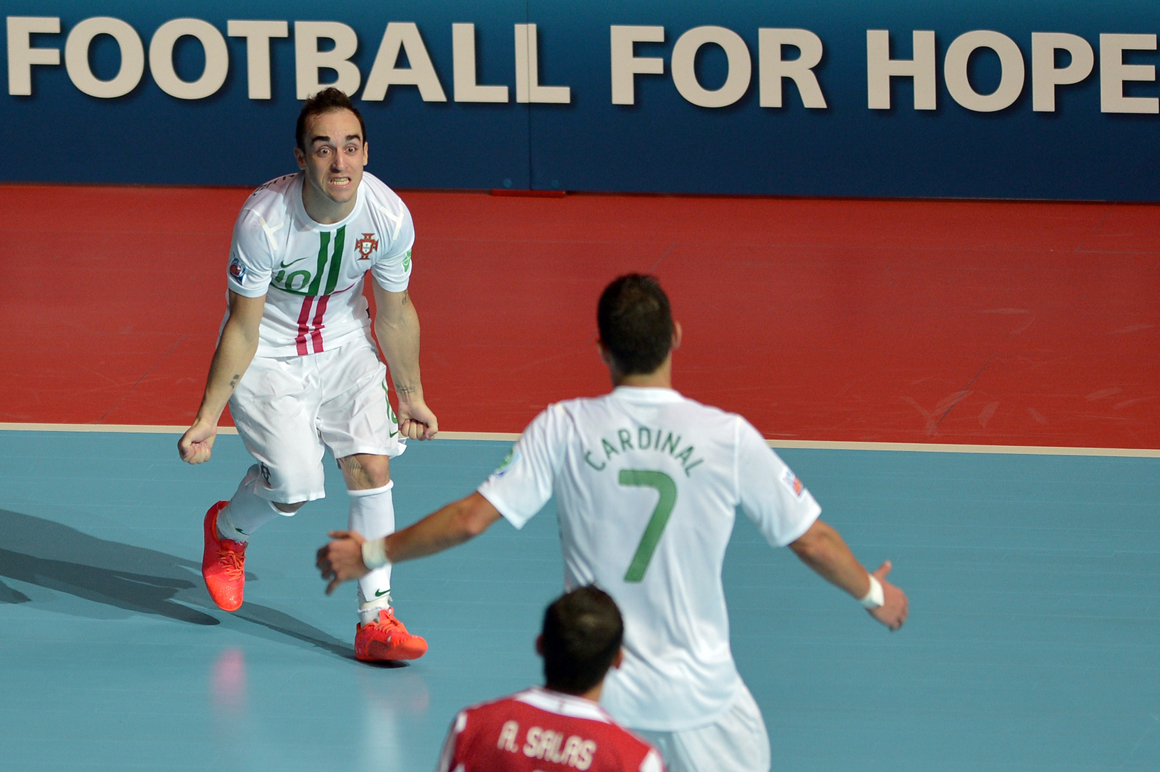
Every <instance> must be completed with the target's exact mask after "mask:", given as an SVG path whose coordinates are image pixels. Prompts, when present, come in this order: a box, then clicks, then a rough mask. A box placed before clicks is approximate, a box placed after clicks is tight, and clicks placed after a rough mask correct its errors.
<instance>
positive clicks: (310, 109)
mask: <svg viewBox="0 0 1160 772" xmlns="http://www.w3.org/2000/svg"><path fill="white" fill-rule="evenodd" d="M331 110H350V111H351V112H352V113H354V117H355V118H358V127H359V131H361V132H362V139H363V142H364V143H366V141H367V124H366V122H365V121H364V120H363V117H362V113H360V112H359V111H358V108H357V107H355V106H354V102H352V101H350V97H348V96H347V95H346V94H344V93H343V92H341V91H339V90H338V89H336V88H335V87H334V86H331V87H330V88H324V89H323V90H322V91H319V92H318V93H317V94H315V95H314V96H312V97H310V98H309V99H307V100H306V104H304V105H302V112H300V113H298V126H297V128H296V129H295V130H294V139H295V141H296V142H297V143H298V149H299V150H301V151H302V152H303V153H305V152H306V119H307V118H309V117H310V116H312V115H322V114H323V113H328V112H330V111H331Z"/></svg>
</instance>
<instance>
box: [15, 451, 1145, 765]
mask: <svg viewBox="0 0 1160 772" xmlns="http://www.w3.org/2000/svg"><path fill="white" fill-rule="evenodd" d="M175 443H176V435H167V434H119V433H103V432H102V433H88V432H86V433H70V432H36V431H0V459H2V460H0V491H2V495H0V769H3V770H75V769H107V770H138V769H140V770H213V771H214V772H220V771H221V770H224V769H240V770H247V772H265V771H267V770H269V771H270V772H275V771H276V772H294V771H295V770H336V771H345V770H352V771H353V770H426V769H432V768H433V767H434V764H435V761H436V757H437V755H438V751H439V747H440V745H441V742H442V738H443V736H444V734H445V732H446V729H447V727H448V724H449V722H450V721H451V719H452V717H453V715H454V714H455V712H456V710H457V709H458V708H459V707H461V706H463V705H465V704H468V703H472V702H476V701H481V700H484V699H488V698H492V697H495V696H499V695H501V694H504V693H507V692H511V691H515V690H517V689H520V688H523V687H524V686H526V685H528V684H531V683H536V682H538V680H539V668H538V660H537V659H536V657H535V655H534V653H533V648H532V646H533V639H534V637H535V633H536V631H537V629H538V625H539V618H540V614H541V612H542V609H543V606H544V604H545V603H546V602H547V601H548V600H550V599H551V598H552V597H554V596H555V595H557V594H558V593H559V592H560V590H561V575H562V574H561V560H560V552H559V547H558V544H557V536H556V526H555V518H554V515H553V512H552V511H551V509H550V508H549V510H546V511H545V512H543V513H542V514H541V515H540V516H539V517H537V518H535V519H534V520H533V521H532V522H531V524H529V525H528V527H527V528H525V529H524V531H523V532H516V531H515V530H514V529H512V528H511V527H510V526H508V525H506V524H505V523H503V522H501V523H499V524H497V525H496V526H495V527H493V528H492V529H491V530H490V531H489V532H488V533H486V534H484V535H483V536H482V537H481V538H479V539H478V540H476V541H474V542H472V543H469V544H467V545H465V546H463V547H460V548H458V549H455V550H452V551H450V552H447V553H443V554H441V555H437V556H435V557H432V558H428V559H426V560H422V561H418V562H415V563H407V564H403V565H402V566H398V567H396V568H395V579H394V585H395V597H396V605H397V609H398V613H399V616H400V618H401V619H403V620H404V621H405V622H406V624H407V626H408V627H409V628H410V629H411V630H412V631H413V632H416V633H419V634H422V635H424V636H425V637H426V638H427V639H428V641H429V642H430V645H431V649H430V652H429V653H428V655H427V656H426V657H424V658H423V659H420V660H418V661H416V662H414V663H412V664H409V665H407V666H402V667H395V668H386V667H374V666H368V665H364V664H360V663H358V662H356V661H355V660H354V659H353V657H352V652H351V641H352V636H353V632H354V623H355V614H354V600H353V593H354V589H353V586H350V588H349V589H347V588H343V590H340V591H339V593H338V595H336V596H335V597H332V598H327V597H326V596H325V595H324V594H323V584H322V582H321V580H320V579H319V578H318V576H317V574H316V572H315V569H314V566H313V561H314V551H315V549H316V548H317V547H318V546H320V545H321V544H322V543H323V541H324V540H325V532H326V530H327V529H328V528H335V527H343V526H345V523H346V509H347V499H346V496H345V494H344V492H343V490H342V483H341V478H340V476H339V475H338V474H337V470H334V473H333V474H331V475H330V480H329V483H330V487H329V488H328V491H329V496H328V498H327V499H326V500H324V501H322V502H317V503H315V504H312V505H310V506H309V507H307V508H305V509H304V510H303V511H302V512H301V513H299V514H298V515H297V516H296V517H294V518H293V519H287V520H278V521H275V522H273V523H271V524H269V525H268V526H266V527H265V528H264V529H263V530H262V531H261V532H260V533H259V534H257V536H256V537H255V538H254V541H253V542H252V546H251V548H250V551H249V557H248V562H247V568H248V570H249V573H250V574H251V576H250V580H249V583H248V584H247V587H246V598H247V600H246V604H245V605H244V606H243V607H242V609H241V610H240V611H239V612H237V613H235V614H232V615H231V614H227V613H225V612H222V611H220V610H218V609H217V608H216V607H215V606H214V605H213V604H212V603H211V601H210V600H209V597H208V596H207V595H206V592H205V589H204V587H203V586H202V584H201V578H200V574H199V564H200V555H201V518H202V514H203V513H204V511H205V509H206V507H207V506H208V505H209V504H210V503H212V502H213V501H216V500H218V499H221V498H228V497H229V496H230V494H231V493H232V491H233V489H234V486H235V485H236V483H237V481H238V479H239V478H240V476H241V474H242V473H243V471H244V469H245V468H246V466H247V465H248V463H249V460H248V457H247V456H246V454H245V452H244V450H243V449H242V447H241V443H240V442H239V441H238V438H237V437H236V436H222V437H220V438H219V440H218V443H217V445H216V446H215V449H214V458H213V460H212V461H211V462H210V463H209V464H207V465H203V466H200V467H196V468H191V467H188V466H185V465H183V464H181V463H180V462H179V461H178V459H177V454H176V451H175ZM506 450H507V443H504V442H487V441H461V440H437V441H435V442H431V443H426V444H423V445H419V444H415V443H413V444H412V447H411V448H410V449H409V450H408V451H407V454H406V455H405V456H404V457H402V458H401V459H399V460H398V462H397V463H396V464H395V465H394V466H393V476H394V478H395V480H396V486H397V487H396V489H395V502H396V508H397V511H398V515H399V523H400V525H405V524H408V523H410V522H413V521H414V520H416V519H418V518H419V517H420V516H422V515H423V514H426V513H427V512H429V511H430V510H432V509H434V508H435V507H437V506H438V505H440V504H442V503H444V502H446V501H449V500H451V499H453V498H458V497H460V496H462V495H465V494H466V493H468V492H469V491H471V490H472V489H473V488H474V487H475V485H476V484H477V483H478V482H479V481H480V480H481V479H482V478H483V477H484V476H485V475H486V474H487V473H488V472H489V471H490V470H491V468H492V467H494V466H495V465H496V464H497V463H498V462H499V460H500V459H501V458H502V457H503V455H504V454H505V453H506ZM781 454H782V456H783V457H784V458H786V459H787V461H789V463H790V464H791V465H792V466H793V467H794V469H795V471H796V472H797V473H798V474H799V476H801V478H802V479H803V480H805V481H806V483H807V485H809V487H810V488H811V490H812V491H813V493H814V494H815V496H816V497H817V498H818V500H819V501H820V502H821V503H822V506H823V508H824V514H823V517H824V518H825V519H826V520H828V521H829V522H830V523H832V524H833V525H835V526H837V527H838V529H839V530H840V531H841V532H842V534H843V535H844V536H845V537H846V540H847V541H848V542H849V543H850V545H851V546H852V548H853V549H854V551H855V553H856V554H857V555H858V556H859V557H860V558H861V559H862V561H863V562H864V563H866V564H867V565H868V566H869V567H871V568H874V567H876V566H877V565H878V563H879V562H881V561H882V560H884V559H886V558H890V559H892V560H893V561H894V565H895V570H894V573H893V574H892V575H891V579H892V580H894V581H895V582H896V583H897V584H899V585H900V586H902V587H903V588H904V589H905V590H906V591H907V592H908V594H909V596H910V602H911V613H910V620H909V622H908V624H907V625H906V627H904V628H903V629H902V630H901V631H900V632H898V633H894V634H891V633H888V632H887V631H886V630H885V629H884V628H881V627H879V626H877V625H876V624H874V623H872V622H871V621H870V620H869V619H868V618H867V617H866V616H865V614H864V612H863V611H862V610H861V609H860V608H859V607H858V606H857V604H855V603H854V602H853V601H851V600H849V599H848V598H847V597H845V596H844V595H842V594H841V593H840V592H839V591H837V590H835V589H834V588H832V587H830V586H829V585H826V584H825V583H824V582H822V581H821V580H820V579H818V578H817V577H816V576H814V575H813V574H812V573H811V572H810V571H808V570H807V569H806V568H804V567H803V566H802V565H800V564H799V563H798V561H797V560H796V559H795V558H794V557H793V555H792V553H790V552H789V551H788V550H779V551H774V550H772V549H770V548H769V547H768V546H767V545H766V544H765V543H764V541H762V540H761V538H760V536H759V535H758V534H757V532H756V530H755V529H754V528H753V527H752V526H751V525H750V524H749V522H748V521H747V520H745V519H744V518H743V517H742V518H739V520H738V526H737V528H736V531H735V533H734V537H733V541H732V544H731V547H730V554H729V555H728V558H727V562H726V568H725V581H726V589H727V593H728V599H729V606H730V612H731V618H732V637H733V646H734V653H735V655H736V658H737V661H738V664H739V667H740V669H741V671H742V675H743V676H744V677H745V679H746V681H747V682H748V684H749V686H750V689H751V690H752V691H753V693H754V695H755V697H756V698H757V701H758V703H759V704H760V705H761V708H762V710H763V712H764V714H765V720H766V723H767V725H768V727H769V733H770V738H771V741H772V745H773V758H774V769H775V770H802V771H803V772H807V771H808V772H814V771H817V772H821V771H822V770H825V771H826V772H830V771H831V770H862V771H868V770H890V771H891V772H898V771H900V770H901V771H907V770H932V771H936V770H937V771H938V772H958V771H962V772H968V771H969V772H978V771H981V770H1011V771H1012V772H1016V771H1018V772H1031V771H1033V770H1051V771H1052V772H1059V771H1061V770H1075V771H1076V772H1094V771H1096V770H1149V771H1154V770H1157V769H1160V505H1158V501H1160V458H1154V457H1153V458H1113V457H1090V456H1051V455H989V454H985V453H972V454H963V453H949V452H924V453H918V452H899V451H864V450H858V451H855V450H828V449H827V450H784V451H781ZM339 596H341V597H339Z"/></svg>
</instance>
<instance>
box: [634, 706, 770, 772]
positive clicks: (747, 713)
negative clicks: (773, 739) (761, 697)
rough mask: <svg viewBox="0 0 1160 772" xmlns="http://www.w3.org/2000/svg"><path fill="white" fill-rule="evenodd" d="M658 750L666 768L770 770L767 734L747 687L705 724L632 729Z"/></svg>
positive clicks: (681, 771) (683, 771)
mask: <svg viewBox="0 0 1160 772" xmlns="http://www.w3.org/2000/svg"><path fill="white" fill-rule="evenodd" d="M633 731H634V732H636V733H637V734H639V735H640V736H641V737H643V738H644V739H646V740H648V741H649V742H650V743H652V744H653V745H654V746H656V749H657V750H659V751H660V752H661V756H663V757H664V759H665V769H667V770H668V772H769V764H770V758H769V756H770V755H769V734H768V733H767V732H766V731H765V720H764V719H763V718H762V717H761V710H760V709H759V708H758V707H757V702H755V701H754V699H753V695H752V694H750V693H749V688H748V687H746V686H745V685H744V684H742V685H741V692H740V693H739V694H738V695H737V699H736V700H734V701H733V706H732V707H731V708H729V710H728V711H727V712H726V713H725V714H724V715H723V716H721V718H719V719H717V720H716V721H715V722H714V723H712V724H709V725H707V726H699V727H697V728H696V729H686V730H684V731H681V732H655V731H651V730H644V729H634V730H633Z"/></svg>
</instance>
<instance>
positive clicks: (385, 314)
mask: <svg viewBox="0 0 1160 772" xmlns="http://www.w3.org/2000/svg"><path fill="white" fill-rule="evenodd" d="M294 154H295V157H296V158H297V161H298V166H299V168H300V169H301V171H300V172H299V173H298V174H292V175H288V176H285V177H280V178H278V179H276V180H273V181H271V182H268V183H266V184H265V185H263V186H262V187H260V188H258V189H257V190H256V191H254V193H253V194H252V195H251V196H250V198H249V199H248V200H247V201H246V203H245V204H244V205H243V207H242V211H241V214H239V215H238V219H237V223H236V224H235V226H234V235H233V244H232V245H231V247H230V259H229V267H228V274H227V283H228V287H229V292H228V297H229V308H228V311H227V313H226V316H225V319H224V321H223V322H222V328H221V333H220V337H219V339H218V345H217V350H216V351H215V353H214V357H213V361H212V363H211V365H210V371H209V377H208V379H207V383H206V388H205V395H204V397H203V399H202V403H201V407H200V408H199V409H198V413H197V418H196V420H195V421H194V423H193V425H192V426H191V427H190V428H189V430H187V431H186V432H185V434H184V435H183V436H182V438H181V440H180V442H179V444H178V449H179V452H180V454H181V457H182V458H183V459H184V460H185V461H188V462H189V463H191V464H199V463H202V462H204V461H208V460H209V458H210V453H211V450H212V448H213V442H214V438H215V436H216V433H217V423H218V420H219V418H220V417H221V413H222V411H223V410H224V409H225V406H226V403H227V401H228V402H229V405H230V413H231V414H232V416H233V418H234V423H235V425H236V426H237V428H238V434H239V435H241V437H242V440H243V442H244V443H245V446H246V449H247V450H248V451H249V452H250V454H251V455H252V456H253V457H254V460H255V462H256V463H255V464H254V465H253V466H251V467H250V469H249V471H248V472H247V473H246V476H245V477H244V478H243V480H242V481H241V483H240V484H239V486H238V488H237V491H236V492H235V493H234V495H233V497H232V498H231V499H230V500H229V501H228V502H226V501H220V502H218V503H217V504H215V505H213V506H212V507H210V509H209V511H208V512H207V513H206V516H205V521H204V552H203V557H202V575H203V576H204V578H205V582H206V587H207V588H208V590H209V593H210V596H211V597H212V598H213V600H214V602H216V603H217V604H218V606H220V607H221V608H223V609H225V610H227V611H233V610H235V609H237V608H238V607H239V606H241V604H242V596H243V590H244V586H245V563H244V561H245V550H246V545H247V543H248V541H249V539H250V537H251V536H252V535H253V533H254V532H255V531H256V530H257V529H258V528H259V527H260V526H261V525H262V524H264V523H266V522H268V521H270V520H272V519H273V518H275V517H277V516H279V515H283V516H289V515H293V514H294V513H295V512H296V511H297V510H298V509H299V508H300V507H301V506H302V505H303V504H305V503H306V502H308V501H313V500H315V499H320V498H322V497H323V496H324V495H325V489H324V476H323V465H322V462H323V454H324V449H325V447H329V448H330V449H331V451H332V452H333V454H334V456H335V458H337V459H338V464H339V467H340V468H341V470H342V474H343V478H344V480H345V482H346V486H347V490H348V492H349V493H350V516H349V527H350V528H352V529H356V530H358V531H360V532H362V531H364V530H365V532H367V533H370V534H374V535H375V536H383V535H385V534H388V533H391V532H392V531H394V529H395V511H394V503H393V499H392V493H391V489H392V483H391V478H390V461H389V460H390V458H392V457H394V456H397V455H399V454H400V453H402V452H403V451H404V450H405V449H406V440H408V439H412V440H423V439H429V438H431V437H433V436H434V435H435V433H436V432H437V431H438V422H437V420H436V417H435V415H434V414H433V413H432V412H431V410H430V409H428V407H427V405H426V403H425V402H424V399H423V388H422V385H421V382H420V377H419V319H418V316H417V315H416V313H415V307H414V305H413V304H412V303H411V301H410V298H409V296H408V293H407V286H408V282H409V279H410V274H411V247H412V244H413V243H414V240H415V230H414V226H413V224H412V222H411V215H410V212H408V211H407V207H406V206H405V205H404V204H403V202H402V200H401V199H400V198H399V197H398V195H396V194H395V192H394V191H392V190H391V189H390V188H388V187H387V186H386V185H384V184H383V183H382V182H380V181H379V180H378V179H376V178H375V177H373V176H372V175H370V174H364V173H363V167H364V166H365V164H366V162H367V142H366V127H365V125H364V123H363V119H362V116H361V115H360V114H359V112H358V110H357V109H356V108H355V107H354V105H353V104H352V103H351V101H350V99H349V98H348V97H347V96H346V95H345V94H343V93H342V92H341V91H339V90H338V89H335V88H329V89H326V90H324V91H322V92H320V93H318V94H316V95H315V96H313V97H312V98H311V99H309V100H308V101H307V102H306V103H305V105H304V106H303V108H302V111H301V113H300V115H299V118H298V125H297V147H296V148H295V150H294ZM368 271H369V272H370V274H371V277H372V283H373V287H374V295H375V305H376V314H375V319H374V328H375V332H376V333H377V335H378V343H379V347H380V348H381V349H382V352H383V356H384V357H385V359H386V362H387V365H388V366H389V367H390V373H391V379H392V381H393V382H394V384H395V390H396V393H397V394H398V401H399V411H398V417H397V420H396V416H395V414H394V412H393V411H392V409H391V405H390V402H389V400H388V396H387V381H386V375H387V367H385V366H384V365H383V362H382V361H381V360H380V358H379V356H378V352H377V351H376V349H375V343H374V339H373V338H372V337H371V330H370V326H371V321H370V317H369V314H368V304H367V301H366V299H365V298H364V297H363V284H364V277H365V275H366V273H367V272H368ZM390 580H391V574H390V568H389V567H388V566H384V567H381V568H379V569H377V570H375V571H372V572H370V573H369V574H367V575H366V576H364V577H363V578H362V579H361V580H360V582H359V587H358V597H359V617H360V619H359V623H358V625H357V627H356V632H355V654H356V656H357V657H358V658H359V659H363V660H398V659H413V658H415V657H419V656H422V655H423V653H424V652H426V650H427V643H426V641H424V640H423V639H422V638H420V637H419V636H416V635H411V634H409V633H408V632H407V630H406V628H405V627H404V626H403V625H402V623H401V622H399V621H398V620H397V619H396V618H395V616H394V610H393V608H392V607H391V594H390V589H391V584H390Z"/></svg>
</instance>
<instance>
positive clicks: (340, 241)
mask: <svg viewBox="0 0 1160 772" xmlns="http://www.w3.org/2000/svg"><path fill="white" fill-rule="evenodd" d="M318 236H319V242H318V271H317V273H315V275H314V280H313V281H311V282H310V286H309V287H307V288H306V290H305V293H304V294H305V295H306V297H304V298H303V299H302V311H301V312H300V313H299V314H298V335H297V337H295V338H294V344H295V346H296V347H297V350H298V353H299V354H309V353H310V348H313V349H314V353H315V354H317V353H319V352H321V351H322V350H323V340H322V329H323V328H324V327H325V326H326V325H324V324H323V321H322V320H323V318H325V316H326V304H327V302H328V301H329V300H330V296H331V294H333V293H334V288H335V287H336V286H337V285H338V276H339V271H340V269H341V268H342V248H343V245H344V243H345V241H346V226H345V225H344V226H342V227H341V228H339V229H338V230H337V231H335V232H334V248H333V250H330V251H329V254H328V248H329V247H330V245H331V238H330V232H329V231H322V232H321V233H319V234H318ZM327 263H329V264H330V270H329V271H328V270H327ZM324 275H325V276H326V287H325V289H323V288H322V277H323V276H324ZM320 290H322V291H321V294H320ZM311 311H313V312H314V319H313V320H311V318H310V317H311ZM308 343H309V344H310V345H309V346H308Z"/></svg>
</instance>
